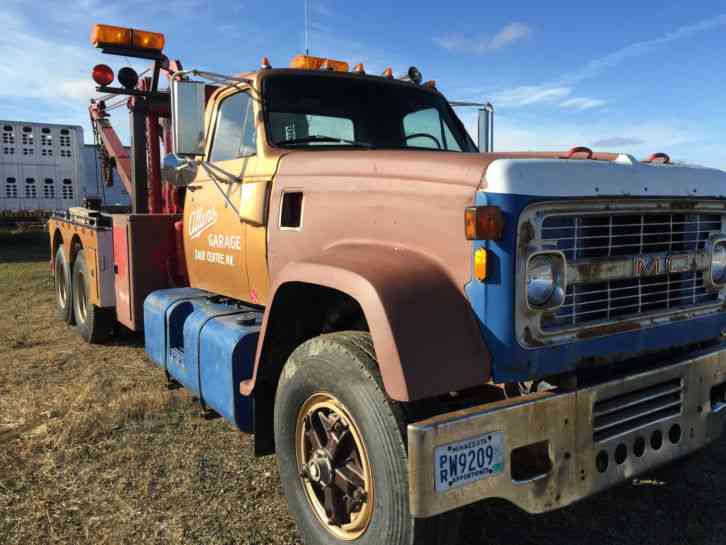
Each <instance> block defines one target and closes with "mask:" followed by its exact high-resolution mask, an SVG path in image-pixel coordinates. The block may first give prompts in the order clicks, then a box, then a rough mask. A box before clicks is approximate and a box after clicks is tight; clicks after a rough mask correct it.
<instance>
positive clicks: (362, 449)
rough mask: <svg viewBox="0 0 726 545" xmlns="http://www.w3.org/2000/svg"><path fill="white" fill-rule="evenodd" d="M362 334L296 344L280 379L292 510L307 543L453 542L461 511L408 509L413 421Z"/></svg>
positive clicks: (278, 420)
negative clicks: (414, 512) (420, 514)
mask: <svg viewBox="0 0 726 545" xmlns="http://www.w3.org/2000/svg"><path fill="white" fill-rule="evenodd" d="M374 357H375V356H374V351H373V343H372V342H371V338H370V335H369V334H368V333H364V332H357V331H349V332H341V333H333V334H329V335H323V336H321V337H317V338H315V339H312V340H310V341H307V342H306V343H304V344H302V345H301V346H300V347H298V348H297V349H296V350H295V352H294V353H293V354H292V355H291V356H290V358H289V359H288V361H287V363H286V364H285V367H284V368H283V371H282V376H281V377H280V382H279V385H278V389H277V394H276V400H275V418H274V420H275V442H276V450H277V460H278V466H279V469H280V478H281V480H282V485H283V488H284V490H285V495H286V497H287V501H288V505H289V510H290V512H291V513H292V515H293V516H294V517H295V519H296V521H297V523H298V527H299V529H300V531H301V533H302V535H303V537H304V540H305V542H306V543H308V544H311V545H312V544H315V545H341V544H343V543H350V542H352V541H355V543H356V544H360V545H381V544H386V545H434V544H436V545H448V544H451V543H454V542H455V540H456V537H457V534H458V522H459V518H460V517H459V514H458V513H451V514H446V515H441V516H439V517H433V518H430V519H416V518H414V517H412V516H411V514H410V510H409V489H408V467H407V451H406V445H405V442H404V433H405V429H406V421H405V417H404V413H403V411H402V409H401V406H400V405H399V404H397V403H395V402H392V401H391V400H390V399H389V398H388V396H387V395H386V394H385V393H384V391H383V386H382V382H381V378H380V374H379V372H378V365H377V363H376V360H375V359H374Z"/></svg>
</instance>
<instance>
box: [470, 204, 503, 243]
mask: <svg viewBox="0 0 726 545" xmlns="http://www.w3.org/2000/svg"><path fill="white" fill-rule="evenodd" d="M464 224H465V229H466V238H467V239H468V240H499V239H500V238H502V234H503V233H504V214H502V211H501V210H500V209H499V208H498V207H496V206H471V207H469V208H467V209H466V211H465V213H464Z"/></svg>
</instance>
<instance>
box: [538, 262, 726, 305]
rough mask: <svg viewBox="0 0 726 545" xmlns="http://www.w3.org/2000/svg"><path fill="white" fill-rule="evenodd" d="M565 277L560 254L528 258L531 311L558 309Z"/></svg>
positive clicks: (563, 289) (562, 300)
mask: <svg viewBox="0 0 726 545" xmlns="http://www.w3.org/2000/svg"><path fill="white" fill-rule="evenodd" d="M724 250H725V251H726V247H724ZM724 273H725V274H726V261H725V263H724ZM566 277H567V275H566V268H565V256H564V254H563V253H562V252H540V253H536V254H532V255H531V256H529V259H528V260H527V274H526V276H525V281H526V290H527V306H528V307H529V308H530V309H532V310H553V309H556V308H558V307H559V306H560V305H562V303H563V302H564V300H565V290H566V288H567V286H566Z"/></svg>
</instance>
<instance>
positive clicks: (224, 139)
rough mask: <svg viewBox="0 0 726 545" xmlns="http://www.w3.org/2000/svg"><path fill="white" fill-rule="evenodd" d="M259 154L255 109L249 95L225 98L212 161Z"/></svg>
mask: <svg viewBox="0 0 726 545" xmlns="http://www.w3.org/2000/svg"><path fill="white" fill-rule="evenodd" d="M256 152H257V133H256V132H255V122H254V109H253V107H252V100H251V99H250V96H249V95H248V94H247V93H244V92H243V93H237V94H235V95H232V96H229V97H227V98H225V99H224V100H223V101H222V103H221V104H220V105H219V110H218V111H217V123H216V127H215V130H214V139H213V140H212V150H211V153H210V154H209V160H210V161H229V160H230V159H237V158H238V157H248V156H250V155H254V154H255V153H256Z"/></svg>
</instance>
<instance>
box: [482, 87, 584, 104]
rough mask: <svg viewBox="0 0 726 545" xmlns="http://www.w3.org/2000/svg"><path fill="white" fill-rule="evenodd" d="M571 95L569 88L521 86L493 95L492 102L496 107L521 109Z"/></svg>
mask: <svg viewBox="0 0 726 545" xmlns="http://www.w3.org/2000/svg"><path fill="white" fill-rule="evenodd" d="M571 93H572V89H570V88H569V87H545V86H539V85H522V86H520V87H514V88H512V89H504V90H502V91H498V92H496V93H494V95H493V96H492V99H493V102H494V104H495V105H498V106H510V107H521V106H531V105H532V104H541V103H548V102H557V101H560V100H562V99H564V98H567V97H568V96H570V94H571Z"/></svg>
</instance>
